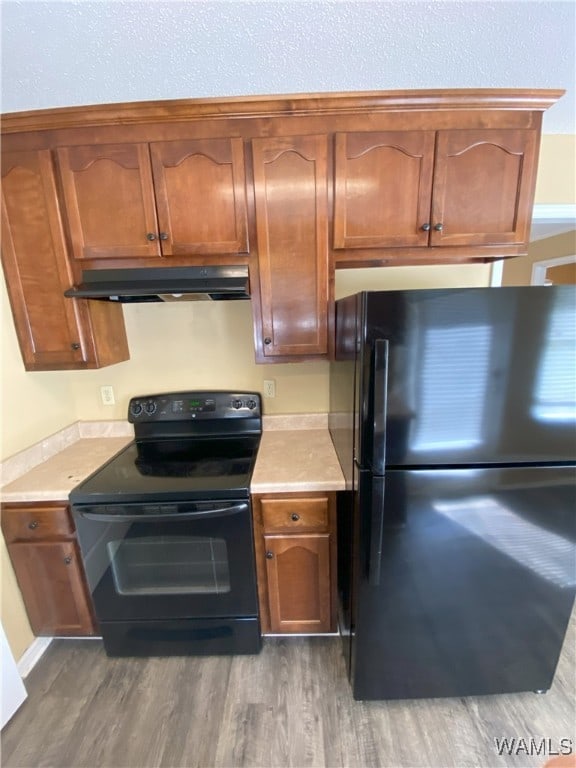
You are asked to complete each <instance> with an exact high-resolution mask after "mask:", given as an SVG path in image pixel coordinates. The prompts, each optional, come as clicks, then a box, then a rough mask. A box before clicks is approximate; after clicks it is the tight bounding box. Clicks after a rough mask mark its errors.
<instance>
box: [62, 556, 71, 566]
mask: <svg viewBox="0 0 576 768" xmlns="http://www.w3.org/2000/svg"><path fill="white" fill-rule="evenodd" d="M64 562H65V563H66V565H70V563H71V562H72V556H71V555H67V556H66V557H65V558H64Z"/></svg>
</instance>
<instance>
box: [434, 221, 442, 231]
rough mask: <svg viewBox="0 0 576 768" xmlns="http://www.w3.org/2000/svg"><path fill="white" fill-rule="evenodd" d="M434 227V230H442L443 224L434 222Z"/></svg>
mask: <svg viewBox="0 0 576 768" xmlns="http://www.w3.org/2000/svg"><path fill="white" fill-rule="evenodd" d="M434 229H435V230H436V232H442V230H443V229H444V224H441V223H438V224H434Z"/></svg>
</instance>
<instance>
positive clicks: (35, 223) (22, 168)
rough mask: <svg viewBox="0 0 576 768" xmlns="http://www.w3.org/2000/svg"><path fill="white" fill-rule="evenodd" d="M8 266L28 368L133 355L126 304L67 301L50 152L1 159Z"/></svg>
mask: <svg viewBox="0 0 576 768" xmlns="http://www.w3.org/2000/svg"><path fill="white" fill-rule="evenodd" d="M2 262H3V266H4V272H5V275H6V286H7V289H8V295H9V297H10V304H11V306H12V313H13V316H14V325H15V329H16V334H17V336H18V342H19V344H20V349H21V352H22V358H23V360H24V365H25V368H26V370H29V371H35V370H58V369H71V368H87V367H92V368H93V367H98V365H100V364H103V365H106V364H110V363H113V362H119V361H120V360H126V359H127V358H128V349H127V344H126V336H125V333H124V325H123V319H122V314H121V308H120V307H112V306H107V307H104V306H98V307H89V306H88V303H87V302H86V301H83V300H76V299H67V298H65V297H64V291H65V290H66V289H67V288H69V287H70V286H71V285H72V283H73V277H72V274H71V271H70V268H69V263H68V259H67V253H66V243H65V240H64V233H63V229H62V222H61V218H60V209H59V204H58V198H57V194H56V183H55V175H54V167H53V163H52V156H51V152H50V151H49V150H39V151H17V152H3V154H2Z"/></svg>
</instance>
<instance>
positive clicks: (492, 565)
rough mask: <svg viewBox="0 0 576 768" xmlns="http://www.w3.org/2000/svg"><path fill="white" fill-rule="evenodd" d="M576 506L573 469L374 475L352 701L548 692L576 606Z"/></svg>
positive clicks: (352, 631) (356, 607) (356, 586)
mask: <svg viewBox="0 0 576 768" xmlns="http://www.w3.org/2000/svg"><path fill="white" fill-rule="evenodd" d="M382 496H383V498H384V504H383V517H382V518H381V522H382V525H381V529H380V530H378V527H377V526H375V524H374V520H376V519H377V511H378V509H377V506H378V505H380V504H381V499H382ZM575 499H576V490H575V469H574V467H545V466H533V467H521V468H519V467H516V468H488V469H454V470H441V469H431V470H408V471H404V470H390V471H388V472H387V473H386V476H385V478H384V479H383V478H378V477H377V478H374V479H373V480H372V481H371V480H370V477H369V475H368V474H367V473H366V474H364V473H362V476H361V479H360V483H359V492H358V494H357V500H356V501H357V504H356V509H357V515H358V518H357V520H356V522H355V524H354V526H353V528H354V529H355V530H354V535H355V544H354V557H353V563H352V568H351V571H352V573H351V575H350V579H351V583H352V590H351V591H352V594H351V596H350V598H349V606H350V618H349V624H350V626H349V628H348V632H349V636H350V639H351V657H350V664H351V679H352V686H353V692H354V697H355V698H357V699H404V698H429V697H440V696H473V695H479V694H496V693H507V692H514V691H535V690H542V689H544V690H545V689H548V688H549V687H550V686H551V684H552V679H553V676H554V671H555V668H556V664H557V661H558V657H559V654H560V650H561V647H562V641H563V638H564V635H565V632H566V628H567V625H568V621H569V617H570V613H571V610H572V606H573V603H574V596H575V585H576V555H575V551H576V550H575V541H576V515H575V504H574V502H575ZM379 534H381V544H379V542H378V541H377V540H375V539H374V536H375V535H376V536H378V535H379ZM375 558H376V559H375ZM375 568H377V573H376V574H375V571H374V569H375Z"/></svg>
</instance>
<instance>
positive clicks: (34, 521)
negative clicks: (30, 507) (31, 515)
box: [28, 520, 40, 531]
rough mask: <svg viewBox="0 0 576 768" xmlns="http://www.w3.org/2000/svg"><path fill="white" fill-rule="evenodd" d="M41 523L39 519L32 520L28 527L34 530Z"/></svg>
mask: <svg viewBox="0 0 576 768" xmlns="http://www.w3.org/2000/svg"><path fill="white" fill-rule="evenodd" d="M39 525H40V523H39V522H38V520H32V522H31V523H28V528H30V530H31V531H33V530H34V529H35V528H38V526H39Z"/></svg>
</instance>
